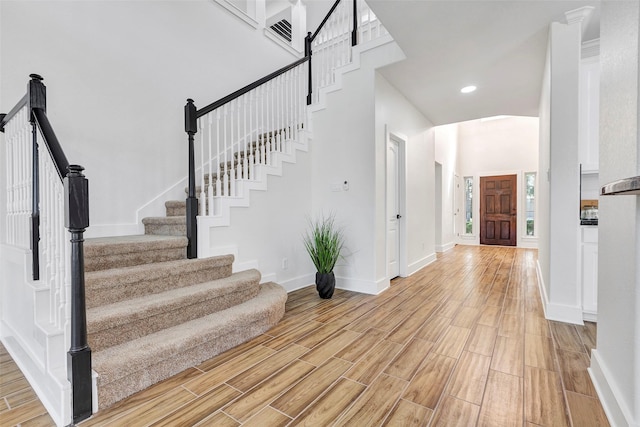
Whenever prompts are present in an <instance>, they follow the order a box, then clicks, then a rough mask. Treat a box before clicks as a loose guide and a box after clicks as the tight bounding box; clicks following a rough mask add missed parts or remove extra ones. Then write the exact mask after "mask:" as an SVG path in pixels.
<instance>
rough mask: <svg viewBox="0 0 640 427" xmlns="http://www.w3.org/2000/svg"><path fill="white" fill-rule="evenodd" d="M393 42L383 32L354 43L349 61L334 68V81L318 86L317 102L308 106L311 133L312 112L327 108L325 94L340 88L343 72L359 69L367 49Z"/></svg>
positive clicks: (388, 35) (310, 130) (389, 36)
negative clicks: (380, 34) (369, 38)
mask: <svg viewBox="0 0 640 427" xmlns="http://www.w3.org/2000/svg"><path fill="white" fill-rule="evenodd" d="M393 42H394V40H393V37H391V35H390V34H385V35H384V36H381V37H378V38H377V39H374V40H371V41H369V42H367V43H363V44H359V45H356V46H354V47H353V48H352V59H351V62H350V63H349V64H347V65H343V66H342V67H339V68H336V69H335V70H334V73H335V75H334V83H332V84H330V85H327V86H324V87H322V88H320V89H319V90H318V102H317V103H315V104H311V105H310V106H309V107H308V111H309V117H310V120H309V129H308V130H309V132H310V133H311V134H313V120H311V118H312V115H313V113H315V112H316V111H321V110H324V109H326V108H327V95H328V94H329V93H331V92H336V91H338V90H340V89H342V77H343V76H344V75H345V74H347V73H350V72H352V71H355V70H358V69H360V57H361V55H362V54H363V53H364V52H366V51H368V50H371V49H375V48H377V47H379V46H383V45H385V44H388V43H393Z"/></svg>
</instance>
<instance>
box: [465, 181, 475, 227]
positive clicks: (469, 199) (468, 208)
mask: <svg viewBox="0 0 640 427" xmlns="http://www.w3.org/2000/svg"><path fill="white" fill-rule="evenodd" d="M464 234H473V177H472V176H465V177H464Z"/></svg>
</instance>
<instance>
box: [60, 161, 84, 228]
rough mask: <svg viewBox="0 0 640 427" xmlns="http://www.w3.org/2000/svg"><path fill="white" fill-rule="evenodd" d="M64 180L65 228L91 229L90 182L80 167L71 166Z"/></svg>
mask: <svg viewBox="0 0 640 427" xmlns="http://www.w3.org/2000/svg"><path fill="white" fill-rule="evenodd" d="M68 170H69V173H67V176H66V177H65V178H64V226H65V227H66V228H68V229H71V230H84V229H85V228H87V227H89V181H88V180H87V178H85V176H84V175H83V174H82V171H83V170H84V168H83V167H82V166H80V165H69V168H68Z"/></svg>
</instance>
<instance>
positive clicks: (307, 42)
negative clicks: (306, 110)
mask: <svg viewBox="0 0 640 427" xmlns="http://www.w3.org/2000/svg"><path fill="white" fill-rule="evenodd" d="M311 42H312V40H311V32H308V33H307V37H305V38H304V56H305V57H307V56H308V57H309V82H308V85H309V86H308V89H307V105H311V55H312V54H313V52H312V51H311Z"/></svg>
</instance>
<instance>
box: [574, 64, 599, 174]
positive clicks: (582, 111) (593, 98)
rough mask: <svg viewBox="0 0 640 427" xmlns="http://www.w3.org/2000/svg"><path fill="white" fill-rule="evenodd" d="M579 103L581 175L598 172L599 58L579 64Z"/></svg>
mask: <svg viewBox="0 0 640 427" xmlns="http://www.w3.org/2000/svg"><path fill="white" fill-rule="evenodd" d="M579 93H580V102H579V109H578V117H579V129H578V141H579V142H578V147H579V153H578V159H579V162H580V163H581V164H582V172H583V173H593V172H597V171H598V167H599V166H598V163H599V152H598V150H599V147H598V141H599V139H598V134H599V121H600V109H599V105H600V58H599V57H598V56H594V57H590V58H585V59H583V60H582V61H581V62H580V92H579Z"/></svg>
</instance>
